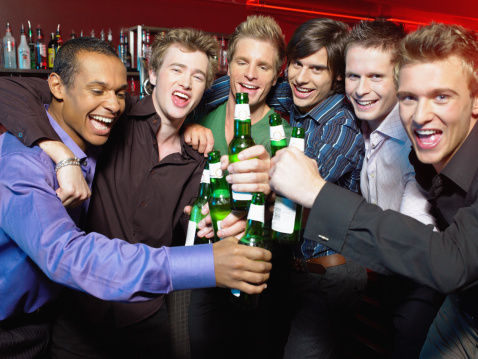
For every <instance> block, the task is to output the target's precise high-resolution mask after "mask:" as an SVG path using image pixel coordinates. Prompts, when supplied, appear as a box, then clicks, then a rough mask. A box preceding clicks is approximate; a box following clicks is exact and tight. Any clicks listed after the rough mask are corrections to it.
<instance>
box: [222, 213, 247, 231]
mask: <svg viewBox="0 0 478 359" xmlns="http://www.w3.org/2000/svg"><path fill="white" fill-rule="evenodd" d="M246 216H247V212H245V211H244V212H239V211H233V212H231V213H229V214H228V215H227V216H226V218H224V219H223V221H222V222H221V227H223V228H227V227H229V226H232V225H233V224H235V223H237V222H238V221H240V220H241V219H243V218H244V217H246Z"/></svg>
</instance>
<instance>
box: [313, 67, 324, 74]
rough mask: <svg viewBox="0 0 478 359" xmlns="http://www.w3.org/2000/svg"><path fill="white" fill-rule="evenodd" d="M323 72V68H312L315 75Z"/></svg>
mask: <svg viewBox="0 0 478 359" xmlns="http://www.w3.org/2000/svg"><path fill="white" fill-rule="evenodd" d="M323 70H324V69H323V68H322V67H312V72H313V73H315V74H320V73H321V72H322V71H323Z"/></svg>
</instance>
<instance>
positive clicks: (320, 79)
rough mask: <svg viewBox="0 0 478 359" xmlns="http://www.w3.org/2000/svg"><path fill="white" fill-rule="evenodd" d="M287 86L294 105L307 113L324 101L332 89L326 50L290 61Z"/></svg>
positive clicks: (322, 49)
mask: <svg viewBox="0 0 478 359" xmlns="http://www.w3.org/2000/svg"><path fill="white" fill-rule="evenodd" d="M288 78H289V84H290V87H291V89H292V97H293V98H294V104H295V105H296V106H297V107H298V108H299V110H300V111H301V112H302V113H307V112H309V111H310V110H312V109H313V108H314V107H315V106H317V105H318V104H319V103H321V102H322V101H324V100H325V99H326V98H327V96H328V95H329V94H330V91H331V89H332V82H333V81H332V75H331V73H330V70H329V68H328V66H327V50H326V49H325V47H323V48H321V49H320V50H319V51H317V52H315V53H314V54H312V55H310V56H307V57H304V58H302V59H299V60H292V61H291V62H290V64H289V67H288Z"/></svg>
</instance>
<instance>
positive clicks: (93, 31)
mask: <svg viewBox="0 0 478 359" xmlns="http://www.w3.org/2000/svg"><path fill="white" fill-rule="evenodd" d="M90 36H91V37H96V36H95V29H93V30H91V32H90Z"/></svg>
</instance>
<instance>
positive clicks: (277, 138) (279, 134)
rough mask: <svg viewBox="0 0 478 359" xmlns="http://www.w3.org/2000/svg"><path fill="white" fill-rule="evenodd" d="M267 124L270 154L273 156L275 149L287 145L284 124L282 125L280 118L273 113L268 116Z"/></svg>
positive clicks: (277, 149)
mask: <svg viewBox="0 0 478 359" xmlns="http://www.w3.org/2000/svg"><path fill="white" fill-rule="evenodd" d="M269 126H270V127H269V128H270V138H271V153H272V156H275V154H276V152H277V151H279V150H280V149H282V148H285V147H287V140H286V138H285V132H284V126H282V119H281V118H280V115H279V114H277V113H273V114H272V115H270V116H269Z"/></svg>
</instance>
